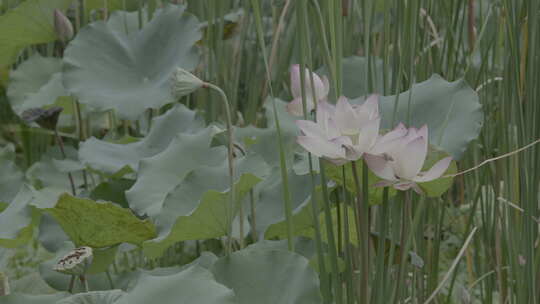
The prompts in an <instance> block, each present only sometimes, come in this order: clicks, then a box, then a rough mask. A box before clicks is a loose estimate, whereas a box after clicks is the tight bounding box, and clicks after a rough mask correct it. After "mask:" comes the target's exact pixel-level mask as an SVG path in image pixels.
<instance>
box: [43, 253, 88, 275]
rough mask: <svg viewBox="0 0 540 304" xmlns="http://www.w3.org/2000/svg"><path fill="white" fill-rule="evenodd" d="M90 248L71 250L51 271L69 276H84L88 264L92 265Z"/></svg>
mask: <svg viewBox="0 0 540 304" xmlns="http://www.w3.org/2000/svg"><path fill="white" fill-rule="evenodd" d="M92 258H93V253H92V248H90V247H79V248H75V249H73V250H71V251H70V252H69V253H68V254H66V255H65V256H64V257H62V258H61V259H60V260H59V261H58V263H56V265H54V267H53V270H55V271H58V272H61V273H64V274H70V275H78V276H82V275H84V274H85V272H86V270H88V267H90V264H92Z"/></svg>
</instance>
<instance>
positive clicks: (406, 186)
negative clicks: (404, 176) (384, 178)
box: [394, 182, 416, 191]
mask: <svg viewBox="0 0 540 304" xmlns="http://www.w3.org/2000/svg"><path fill="white" fill-rule="evenodd" d="M415 185H416V184H415V183H413V182H402V183H396V184H394V188H396V189H398V190H401V191H405V190H408V189H410V188H414V186H415Z"/></svg>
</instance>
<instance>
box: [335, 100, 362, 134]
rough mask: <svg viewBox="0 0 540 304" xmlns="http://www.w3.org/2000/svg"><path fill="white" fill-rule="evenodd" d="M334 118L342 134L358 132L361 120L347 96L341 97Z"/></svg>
mask: <svg viewBox="0 0 540 304" xmlns="http://www.w3.org/2000/svg"><path fill="white" fill-rule="evenodd" d="M333 118H334V122H335V123H336V125H337V127H338V128H339V130H340V132H341V134H343V135H354V134H357V133H358V131H359V130H358V129H359V128H358V125H359V121H358V119H357V117H356V113H355V110H354V109H353V107H352V106H351V104H350V103H349V101H348V99H347V97H345V96H341V97H339V99H338V101H337V104H336V111H335V113H334V116H333Z"/></svg>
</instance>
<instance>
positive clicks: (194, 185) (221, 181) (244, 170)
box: [155, 154, 268, 236]
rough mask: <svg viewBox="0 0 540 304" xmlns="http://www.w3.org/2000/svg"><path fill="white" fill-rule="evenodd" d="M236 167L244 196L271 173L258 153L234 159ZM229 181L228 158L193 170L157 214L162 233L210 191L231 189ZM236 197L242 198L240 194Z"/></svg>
mask: <svg viewBox="0 0 540 304" xmlns="http://www.w3.org/2000/svg"><path fill="white" fill-rule="evenodd" d="M234 170H235V176H236V179H235V181H234V182H235V184H236V186H235V187H236V188H237V192H240V194H242V195H243V194H244V192H245V190H246V189H248V188H251V187H253V185H254V184H258V183H259V182H260V181H261V179H262V178H264V177H265V176H266V175H267V174H268V166H267V165H266V163H265V162H264V161H263V159H262V158H261V157H260V156H258V155H255V154H250V155H248V156H245V157H238V158H235V160H234ZM254 177H255V178H254ZM229 183H230V181H229V165H228V161H227V160H225V159H224V160H222V162H221V164H220V165H216V166H213V167H208V166H201V167H200V168H197V169H195V170H193V171H192V172H190V173H189V174H188V175H187V176H186V177H185V179H184V180H183V181H182V183H180V184H179V185H178V186H177V187H176V188H175V189H174V190H173V191H171V193H170V194H169V195H167V197H166V198H165V202H164V203H163V209H162V210H161V212H160V214H159V215H158V216H156V217H155V221H156V225H157V228H158V231H159V234H160V236H163V235H165V234H168V232H169V231H170V229H171V227H172V226H173V225H174V224H175V222H177V218H178V217H179V216H188V215H190V214H192V213H193V211H194V210H195V209H196V208H197V207H198V206H199V205H200V203H201V201H202V199H203V198H204V196H205V195H207V194H206V193H207V192H208V191H210V190H213V191H217V192H222V193H225V192H228V191H229V189H230V184H229ZM236 198H237V199H238V200H240V198H241V197H239V196H237V197H236Z"/></svg>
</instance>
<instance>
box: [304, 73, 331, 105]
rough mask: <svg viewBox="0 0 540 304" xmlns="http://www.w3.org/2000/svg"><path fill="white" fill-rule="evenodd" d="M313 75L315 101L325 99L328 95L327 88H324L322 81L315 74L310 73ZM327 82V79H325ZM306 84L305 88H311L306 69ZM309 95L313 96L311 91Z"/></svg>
mask: <svg viewBox="0 0 540 304" xmlns="http://www.w3.org/2000/svg"><path fill="white" fill-rule="evenodd" d="M311 74H312V75H313V85H314V86H315V94H316V97H317V98H316V99H317V100H321V99H326V96H327V95H328V91H327V87H326V86H325V83H324V81H323V80H322V79H321V78H320V77H319V75H317V74H316V73H311ZM327 81H328V79H327ZM306 82H307V84H308V85H306V88H309V89H310V90H312V88H311V78H310V76H309V73H308V70H307V69H306ZM310 94H311V95H312V96H313V91H311V92H310Z"/></svg>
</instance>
